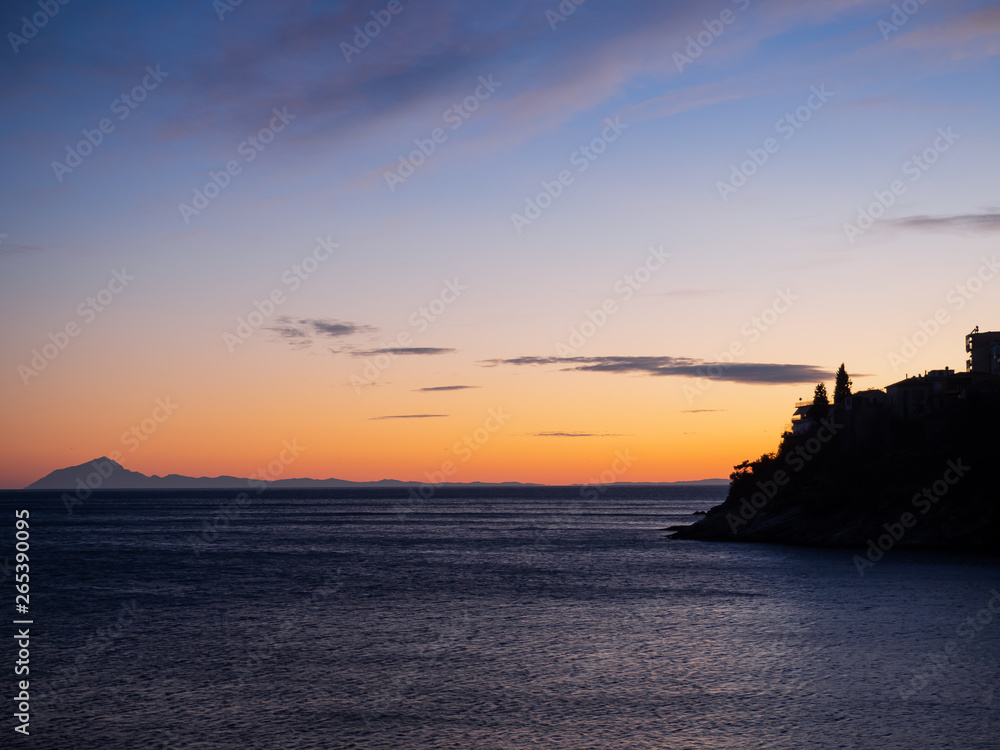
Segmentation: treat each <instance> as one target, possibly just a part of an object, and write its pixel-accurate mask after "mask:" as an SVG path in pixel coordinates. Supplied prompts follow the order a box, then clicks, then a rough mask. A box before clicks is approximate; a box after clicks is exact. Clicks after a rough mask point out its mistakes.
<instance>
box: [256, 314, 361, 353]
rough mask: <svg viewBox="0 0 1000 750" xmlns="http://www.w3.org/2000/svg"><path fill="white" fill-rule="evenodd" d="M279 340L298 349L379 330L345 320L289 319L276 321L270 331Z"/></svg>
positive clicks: (280, 318) (284, 318)
mask: <svg viewBox="0 0 1000 750" xmlns="http://www.w3.org/2000/svg"><path fill="white" fill-rule="evenodd" d="M268 330H269V331H271V332H272V333H274V334H276V335H277V336H278V337H279V338H281V339H284V340H285V341H288V342H289V343H290V344H292V346H294V347H296V348H304V347H308V346H312V344H314V343H316V342H317V341H325V340H329V339H344V338H347V337H349V336H354V335H357V334H362V333H364V334H370V333H375V331H376V330H377V329H375V328H372V327H371V326H366V325H358V324H356V323H351V322H348V321H343V320H333V319H326V320H324V319H320V318H299V319H294V318H289V317H285V316H282V317H279V318H276V319H275V325H273V326H271V327H270V328H269V329H268Z"/></svg>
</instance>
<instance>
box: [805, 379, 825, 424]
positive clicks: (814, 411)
mask: <svg viewBox="0 0 1000 750" xmlns="http://www.w3.org/2000/svg"><path fill="white" fill-rule="evenodd" d="M828 411H830V397H829V396H827V395H826V384H825V383H820V384H819V385H817V386H816V391H815V392H814V393H813V402H812V406H810V407H809V411H807V412H806V417H808V418H809V419H822V418H823V417H825V416H826V414H827V412H828Z"/></svg>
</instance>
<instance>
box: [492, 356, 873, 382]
mask: <svg viewBox="0 0 1000 750" xmlns="http://www.w3.org/2000/svg"><path fill="white" fill-rule="evenodd" d="M481 364H483V365H484V366H487V367H496V366H499V365H521V366H523V365H534V366H541V365H561V366H562V367H561V368H560V369H561V371H563V372H572V371H577V372H611V373H638V374H644V375H650V376H656V377H668V376H677V377H687V378H711V379H713V380H725V381H729V382H733V383H749V384H754V385H795V384H800V383H816V382H820V381H824V380H828V379H829V378H830V376H831V374H832V371H831V370H829V369H828V368H825V367H819V366H817V365H798V364H772V363H760V362H734V363H725V362H706V361H704V360H696V359H690V358H686V357H514V358H512V359H493V360H486V361H485V362H482V363H481ZM859 377H860V376H859Z"/></svg>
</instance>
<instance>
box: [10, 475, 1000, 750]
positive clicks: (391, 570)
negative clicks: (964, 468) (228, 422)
mask: <svg viewBox="0 0 1000 750" xmlns="http://www.w3.org/2000/svg"><path fill="white" fill-rule="evenodd" d="M725 492H726V488H725V487H705V486H667V487H662V486H660V487H656V486H652V487H641V486H633V487H608V488H584V489H581V488H579V487H565V488H551V487H550V488H541V487H539V488H532V487H499V488H485V487H482V488H449V487H441V488H436V489H435V488H425V491H424V492H423V493H420V492H415V491H409V490H406V489H350V490H324V491H313V490H309V491H295V490H288V491H284V490H283V491H273V490H268V491H266V492H263V493H258V492H256V491H254V490H253V489H248V490H247V491H245V492H242V493H241V492H238V491H212V492H207V491H206V492H179V491H170V492H166V491H163V492H160V491H156V492H105V493H102V494H94V495H89V496H86V497H85V498H84V497H79V496H72V498H71V497H70V496H64V495H62V494H61V493H45V492H35V493H29V492H21V493H11V492H8V493H3V494H2V495H0V511H2V518H3V519H4V520H3V523H2V524H0V529H2V533H3V535H4V537H5V538H4V539H3V541H2V543H0V557H3V558H5V560H4V569H3V573H2V576H3V581H4V583H3V589H4V592H5V593H4V596H3V598H5V599H8V600H9V603H8V604H7V605H5V608H6V611H7V612H8V613H9V615H10V616H9V617H8V618H7V624H5V625H4V636H5V637H4V638H3V640H4V641H5V643H6V644H7V645H6V646H5V647H4V648H3V650H2V657H3V658H4V661H5V664H4V665H3V668H2V670H0V673H2V674H3V675H4V677H3V678H2V680H0V694H2V695H3V698H4V699H5V700H4V703H5V705H6V710H5V711H4V718H3V722H2V723H3V727H2V739H0V747H4V748H22V747H23V748H59V749H60V750H86V749H88V748H100V749H101V750H136V749H140V750H169V749H176V750H180V749H182V748H226V749H228V748H232V749H233V750H237V749H239V750H245V749H248V748H260V749H261V750H264V749H266V750H275V749H279V748H280V749H286V748H288V749H291V748H294V749H301V750H306V749H316V750H319V749H321V748H322V749H326V748H330V749H333V748H337V749H344V750H347V749H352V748H356V749H359V750H360V749H364V750H383V749H384V750H430V749H432V748H433V749H435V750H438V749H445V748H448V749H453V750H471V749H477V748H478V749H482V750H522V749H527V748H532V749H537V750H564V749H565V750H588V749H593V750H609V749H612V748H614V749H619V748H620V749H622V750H646V749H649V750H653V749H656V750H675V749H676V750H682V749H683V750H730V749H732V750H746V749H747V748H773V749H775V750H777V749H781V750H813V749H816V750H819V749H821V748H822V749H824V750H826V749H829V748H852V749H859V750H937V749H944V748H952V749H954V750H979V749H982V750H987V749H989V750H995V749H996V748H1000V561H998V560H997V559H996V558H989V557H978V556H976V555H964V554H956V553H941V552H915V551H903V550H890V551H889V552H888V553H885V555H884V557H883V558H882V559H880V560H879V561H878V562H877V563H875V564H874V565H872V566H863V567H861V568H860V569H859V566H858V565H857V561H856V560H855V555H857V554H863V552H861V553H859V552H858V551H855V550H844V549H810V548H797V547H780V546H767V545H759V544H740V543H715V542H701V541H676V540H671V539H669V538H668V532H667V531H665V529H666V528H667V527H670V526H673V525H678V524H687V523H691V522H693V521H695V520H697V518H698V516H696V515H694V514H695V513H696V512H698V511H705V510H707V509H708V508H710V507H712V506H713V505H716V504H718V503H719V502H721V501H722V499H723V498H724V496H725ZM18 510H28V511H29V518H28V528H27V529H26V531H27V533H28V538H27V542H26V543H27V545H28V552H27V553H26V554H27V555H28V556H29V562H28V564H29V565H30V582H29V585H30V593H29V596H30V605H29V611H28V612H27V613H25V614H18V613H17V612H16V611H15V610H14V608H13V604H14V601H15V589H14V569H13V566H14V565H15V564H16V560H15V555H16V548H15V541H16V528H15V512H16V511H18ZM22 536H23V535H22ZM862 571H863V572H862ZM15 619H17V620H28V621H30V625H27V626H24V625H14V624H13V621H14V620H15ZM25 627H27V629H28V630H29V632H30V636H29V642H30V646H29V648H28V651H29V652H30V655H28V656H27V662H28V663H27V664H26V665H24V666H27V667H28V669H29V670H30V672H29V673H28V674H27V675H22V676H17V675H15V673H14V669H15V664H16V663H17V661H18V660H19V657H24V656H25V655H24V654H23V653H21V651H20V647H19V645H18V643H17V639H16V638H12V637H11V636H13V635H17V633H18V632H19V630H18V628H21V629H23V628H25ZM22 640H23V638H22ZM19 680H27V681H28V683H29V684H28V689H27V691H26V692H27V693H28V700H27V701H26V703H27V704H28V705H27V706H25V705H24V703H25V701H21V702H19V700H18V696H19V690H20V686H19V685H18V684H17V683H18V681H19ZM12 707H14V708H13V710H12ZM18 707H20V708H27V709H28V713H27V719H28V721H27V727H25V731H27V732H28V735H27V736H25V735H24V734H23V733H21V732H18V731H15V730H16V728H17V727H18V726H24V723H25V722H24V721H23V717H22V718H21V719H19V718H17V717H16V716H15V715H14V714H15V713H17V710H18Z"/></svg>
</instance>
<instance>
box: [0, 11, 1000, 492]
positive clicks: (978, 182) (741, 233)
mask: <svg viewBox="0 0 1000 750" xmlns="http://www.w3.org/2000/svg"><path fill="white" fill-rule="evenodd" d="M577 2H579V0H577ZM560 9H561V10H560ZM568 11H572V12H568ZM37 21H44V24H41V25H40V24H37ZM366 29H367V30H366ZM0 31H2V32H3V34H4V42H3V44H4V45H5V46H4V48H3V50H2V52H0V60H2V65H3V75H2V76H0V87H2V94H3V95H2V98H0V101H2V104H0V107H2V111H3V117H2V120H0V128H2V136H3V137H2V139H0V164H2V169H3V176H4V179H3V180H2V183H0V191H2V196H3V198H2V201H0V279H2V281H0V292H2V293H0V315H2V318H3V321H4V325H3V329H2V334H0V335H2V344H0V360H2V361H0V378H2V380H0V382H2V385H0V407H2V413H3V420H2V423H3V429H2V432H0V455H2V456H3V459H2V461H0V487H4V488H17V487H23V486H24V485H26V484H28V483H30V482H32V481H34V480H35V479H38V478H39V477H41V476H43V475H45V474H47V473H48V472H50V471H51V470H53V469H56V468H60V467H63V466H69V465H74V464H79V463H82V462H84V461H87V460H89V459H92V458H96V457H98V456H102V455H111V454H112V453H113V452H115V451H118V452H119V453H120V454H121V456H122V458H121V462H122V464H123V465H125V466H126V467H127V468H129V469H133V470H136V471H141V472H143V473H146V474H166V473H171V472H174V473H182V474H189V475H195V476H201V475H207V476H216V475H220V474H229V475H236V476H246V475H248V474H250V473H251V472H254V471H256V470H257V469H258V467H261V466H266V465H267V464H268V463H269V462H271V461H273V460H274V459H275V458H276V457H277V456H278V455H279V453H280V452H281V451H282V445H283V443H284V442H285V441H297V443H298V445H300V446H301V447H302V449H303V450H302V453H301V455H300V456H299V457H298V458H297V459H296V460H295V462H294V463H293V464H292V465H290V466H289V467H288V468H287V471H286V473H285V474H284V475H283V476H284V478H288V477H297V476H309V477H317V478H326V477H339V478H343V479H351V480H359V481H368V480H378V479H382V478H395V479H404V480H417V481H424V480H426V479H428V477H429V475H431V476H432V475H433V473H434V472H438V471H440V470H441V468H442V465H443V464H444V462H446V461H450V462H452V464H453V465H454V467H455V471H454V472H453V473H452V475H451V476H449V477H448V479H449V480H450V481H477V480H478V481H508V480H509V481H525V482H543V483H551V484H560V483H587V482H590V481H592V480H594V479H596V478H598V477H600V476H601V474H602V472H606V471H608V470H611V468H612V466H618V467H622V466H624V464H623V463H622V462H621V461H620V460H619V461H618V462H617V463H616V456H617V455H619V454H624V455H627V456H630V457H632V458H634V460H630V461H629V462H628V463H629V464H630V465H629V466H628V467H627V469H626V470H625V471H623V472H621V473H620V475H618V476H617V477H616V478H617V479H620V480H621V481H636V482H638V481H672V480H684V479H699V478H705V477H724V476H728V474H729V472H730V471H731V469H732V466H733V465H734V464H736V463H738V462H740V461H742V460H744V459H746V458H753V457H756V456H758V455H760V453H762V452H765V451H770V450H773V449H774V448H775V447H776V445H777V441H778V438H779V435H780V432H781V430H782V429H783V428H784V426H785V425H786V424H787V423H788V421H789V419H790V417H791V414H792V411H793V408H794V403H795V401H796V400H797V399H799V398H804V397H808V396H810V395H811V393H812V390H813V387H814V386H815V384H816V382H818V380H820V379H825V381H826V382H827V386H828V388H831V389H832V385H833V373H834V371H835V370H836V368H837V366H839V365H840V363H841V362H845V363H846V366H847V369H848V371H849V372H850V373H851V374H852V376H853V378H854V386H855V389H861V388H868V387H882V386H884V385H886V384H888V383H891V382H894V381H896V380H899V379H902V377H903V376H904V375H906V374H913V373H917V372H923V371H924V370H927V369H935V368H941V367H944V366H946V365H947V366H950V367H952V368H958V369H964V367H965V358H966V355H965V351H964V337H965V335H966V334H967V333H968V332H969V331H970V330H971V329H972V328H973V327H974V326H976V325H979V326H981V327H982V329H983V330H996V329H1000V305H998V304H997V300H998V295H1000V278H997V279H994V278H993V277H994V276H1000V273H998V272H1000V266H998V265H996V259H997V255H998V252H997V249H998V248H997V239H998V237H1000V234H998V232H1000V194H998V188H997V185H998V179H997V175H998V174H1000V57H998V55H1000V6H998V4H997V3H995V2H976V1H965V0H958V1H955V2H937V1H935V0H928V1H927V2H925V3H923V4H921V3H920V2H917V0H909V2H907V3H903V4H902V5H898V4H897V5H894V4H892V3H890V2H884V1H881V2H870V1H867V0H829V1H828V2H818V3H801V2H793V1H792V0H771V1H767V0H713V2H683V3H680V2H663V1H662V0H660V1H657V2H653V1H648V2H627V1H626V2H615V3H612V2H606V1H605V0H587V1H586V2H583V3H581V4H580V5H579V6H577V5H576V4H575V3H573V2H568V1H567V2H563V3H562V4H561V5H560V4H559V3H558V2H556V0H549V1H547V2H535V1H529V0H524V1H518V0H511V1H509V2H502V3H496V2H482V1H481V0H465V1H464V2H455V1H452V0H439V1H438V2H429V1H427V0H416V2H406V1H405V0H403V1H402V2H388V1H386V2H382V1H380V2H374V3H362V2H302V1H301V0H293V1H292V2H286V3H281V4H278V3H265V2H259V1H258V0H245V1H244V2H241V3H239V4H235V3H234V2H230V1H229V0H217V1H216V2H215V3H214V4H213V2H212V0H197V2H194V1H191V0H181V1H179V2H174V3H161V4H157V6H156V7H152V4H149V3H126V2H121V1H116V2H104V3H99V4H93V3H85V2H80V1H79V0H76V1H70V2H66V4H60V3H59V2H57V0H42V2H41V3H39V2H38V0H35V1H34V2H25V1H21V0H14V1H13V2H9V3H7V4H6V5H5V7H4V9H3V11H0ZM376 31H377V34H375V35H372V33H371V32H376ZM883 204H888V207H886V208H883ZM869 215H870V216H871V218H872V219H873V221H872V220H871V219H869ZM848 225H849V226H848ZM935 316H937V320H935ZM904 339H905V340H907V341H909V342H911V343H913V344H914V345H913V347H912V348H910V347H909V346H904ZM914 339H915V340H914ZM727 352H728V354H727ZM719 362H723V363H724V365H723V366H721V367H715V368H713V369H712V372H713V373H714V375H715V377H712V378H703V379H699V378H698V377H697V376H698V375H699V374H704V373H705V371H706V370H707V368H708V367H709V365H711V364H712V363H719ZM144 420H145V421H144ZM429 473H430V474H429Z"/></svg>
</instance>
